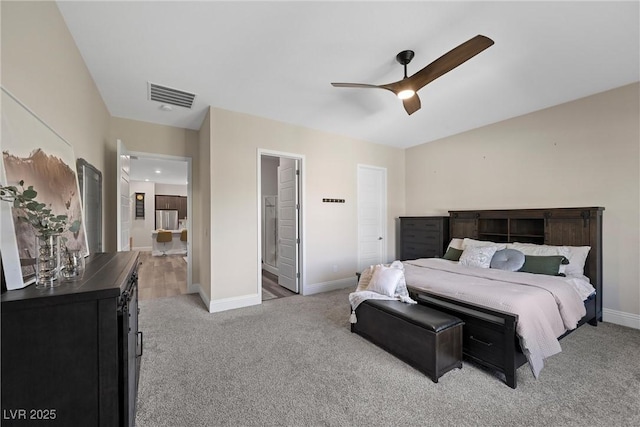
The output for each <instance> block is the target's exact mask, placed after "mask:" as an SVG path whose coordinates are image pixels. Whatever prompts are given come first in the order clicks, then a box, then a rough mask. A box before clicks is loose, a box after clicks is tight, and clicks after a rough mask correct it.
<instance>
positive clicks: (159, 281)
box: [138, 252, 187, 300]
mask: <svg viewBox="0 0 640 427" xmlns="http://www.w3.org/2000/svg"><path fill="white" fill-rule="evenodd" d="M186 293H187V262H186V261H185V259H184V258H183V255H166V256H152V255H151V252H140V268H139V269H138V298H139V299H141V300H145V299H153V298H164V297H172V296H176V295H181V294H186Z"/></svg>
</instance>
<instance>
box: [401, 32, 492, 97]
mask: <svg viewBox="0 0 640 427" xmlns="http://www.w3.org/2000/svg"><path fill="white" fill-rule="evenodd" d="M491 45H493V40H491V39H490V38H489V37H485V36H483V35H477V36H475V37H474V38H472V39H470V40H467V41H466V42H464V43H462V44H461V45H460V46H458V47H456V48H453V49H452V50H450V51H449V52H447V53H445V54H444V55H442V56H441V57H440V58H438V59H436V60H435V61H433V62H432V63H431V64H429V65H427V66H426V67H424V68H423V69H422V70H420V71H418V72H417V73H415V74H414V75H412V76H411V77H409V78H408V80H409V81H406V80H405V81H402V80H401V81H400V82H397V83H401V82H402V83H403V84H407V83H408V84H410V85H411V87H412V88H413V90H415V91H416V92H417V91H418V90H419V89H421V88H422V87H424V86H425V85H427V84H428V83H431V82H432V81H434V80H435V79H437V78H438V77H440V76H442V75H443V74H446V73H448V72H449V71H451V70H453V69H454V68H456V67H457V66H458V65H461V64H463V63H465V62H466V61H468V60H469V59H471V58H473V57H474V56H476V55H477V54H479V53H480V52H482V51H483V50H485V49H487V48H488V47H490V46H491ZM390 90H391V89H390Z"/></svg>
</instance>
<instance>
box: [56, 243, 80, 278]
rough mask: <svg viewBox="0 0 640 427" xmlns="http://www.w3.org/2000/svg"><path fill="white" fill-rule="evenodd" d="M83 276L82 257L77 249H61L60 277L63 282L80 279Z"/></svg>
mask: <svg viewBox="0 0 640 427" xmlns="http://www.w3.org/2000/svg"><path fill="white" fill-rule="evenodd" d="M83 274H84V256H83V255H82V253H80V250H77V249H63V250H62V255H61V256H60V277H61V278H62V280H63V281H65V282H72V281H74V280H78V279H81V278H82V275H83Z"/></svg>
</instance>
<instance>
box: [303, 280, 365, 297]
mask: <svg viewBox="0 0 640 427" xmlns="http://www.w3.org/2000/svg"><path fill="white" fill-rule="evenodd" d="M356 285H357V282H356V277H355V276H354V277H347V278H345V279H338V280H332V281H330V282H321V283H312V284H310V285H305V286H304V289H303V295H305V296H306V295H313V294H319V293H320V292H328V291H335V290H338V289H344V288H353V289H354V290H355V288H356Z"/></svg>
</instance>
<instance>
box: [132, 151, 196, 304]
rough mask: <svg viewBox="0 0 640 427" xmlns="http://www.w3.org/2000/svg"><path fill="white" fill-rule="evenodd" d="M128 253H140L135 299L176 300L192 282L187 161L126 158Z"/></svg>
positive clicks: (144, 155)
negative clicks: (129, 248) (127, 171)
mask: <svg viewBox="0 0 640 427" xmlns="http://www.w3.org/2000/svg"><path fill="white" fill-rule="evenodd" d="M129 165H130V166H129V191H128V192H129V195H130V200H131V210H130V211H131V218H130V225H129V236H130V237H129V240H130V242H131V245H130V246H131V250H136V251H140V267H139V270H138V275H139V279H138V286H139V297H140V299H141V300H142V299H151V298H160V297H169V296H175V295H181V294H185V293H188V292H189V288H190V285H191V281H192V278H191V277H192V269H191V266H192V262H191V257H192V250H191V246H192V245H191V240H192V239H191V238H190V236H192V235H193V234H192V232H193V231H192V226H191V222H192V221H191V220H190V219H191V215H190V213H191V212H193V210H192V206H191V205H192V203H191V197H192V191H191V159H190V158H185V157H178V156H167V155H159V154H154V153H141V152H137V153H136V152H130V153H129Z"/></svg>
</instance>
